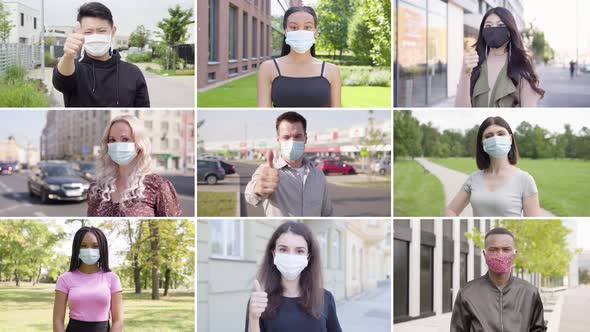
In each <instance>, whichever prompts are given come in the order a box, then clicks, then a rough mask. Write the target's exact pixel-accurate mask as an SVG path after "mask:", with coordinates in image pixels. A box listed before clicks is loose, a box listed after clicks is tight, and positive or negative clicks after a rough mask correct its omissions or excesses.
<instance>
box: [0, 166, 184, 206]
mask: <svg viewBox="0 0 590 332" xmlns="http://www.w3.org/2000/svg"><path fill="white" fill-rule="evenodd" d="M27 177H28V174H27V173H15V174H13V175H3V176H0V216H2V217H85V216H86V210H87V204H86V201H83V202H79V203H78V202H51V203H49V204H41V200H40V199H39V197H36V196H34V197H31V196H30V195H29V191H28V189H27ZM164 177H165V178H167V179H168V180H170V182H172V184H173V185H174V187H175V188H176V191H177V193H178V196H179V199H180V207H181V209H182V216H185V217H194V215H195V198H194V194H195V189H194V183H195V181H194V176H184V175H170V176H169V175H164Z"/></svg>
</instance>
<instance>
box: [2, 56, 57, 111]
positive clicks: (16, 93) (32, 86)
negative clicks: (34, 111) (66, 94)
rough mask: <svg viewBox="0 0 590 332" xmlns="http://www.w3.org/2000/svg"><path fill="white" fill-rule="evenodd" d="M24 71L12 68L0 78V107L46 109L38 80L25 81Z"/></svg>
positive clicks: (43, 94) (43, 90)
mask: <svg viewBox="0 0 590 332" xmlns="http://www.w3.org/2000/svg"><path fill="white" fill-rule="evenodd" d="M26 73H27V72H26V70H25V69H24V68H23V67H20V66H12V67H9V68H8V69H7V70H6V73H5V74H4V75H2V77H0V107H47V106H48V105H49V103H48V102H47V98H46V97H45V87H44V86H43V84H42V83H41V82H40V81H39V80H26V79H25V76H26Z"/></svg>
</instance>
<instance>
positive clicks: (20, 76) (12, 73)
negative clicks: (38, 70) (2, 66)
mask: <svg viewBox="0 0 590 332" xmlns="http://www.w3.org/2000/svg"><path fill="white" fill-rule="evenodd" d="M26 75H27V71H26V70H25V68H23V67H21V66H10V67H8V69H6V73H5V74H4V76H3V77H2V80H3V81H4V82H6V83H14V82H18V81H24V80H25V76H26Z"/></svg>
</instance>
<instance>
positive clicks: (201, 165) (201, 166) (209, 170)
mask: <svg viewBox="0 0 590 332" xmlns="http://www.w3.org/2000/svg"><path fill="white" fill-rule="evenodd" d="M223 179H225V170H224V169H223V166H221V162H220V161H218V160H202V159H197V181H204V182H206V183H207V184H210V185H213V184H217V182H218V181H221V180H223Z"/></svg>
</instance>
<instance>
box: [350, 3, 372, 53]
mask: <svg viewBox="0 0 590 332" xmlns="http://www.w3.org/2000/svg"><path fill="white" fill-rule="evenodd" d="M372 39H373V35H372V34H371V31H370V29H369V25H368V23H367V21H366V19H365V16H364V11H363V10H360V9H359V10H357V11H356V12H355V14H354V16H353V17H352V21H351V22H350V27H349V29H348V45H349V48H350V50H351V51H352V52H353V53H354V55H355V56H356V57H357V58H358V61H359V62H360V63H361V64H365V65H370V64H372V62H373V59H372V57H371V49H372V48H373V43H372Z"/></svg>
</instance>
